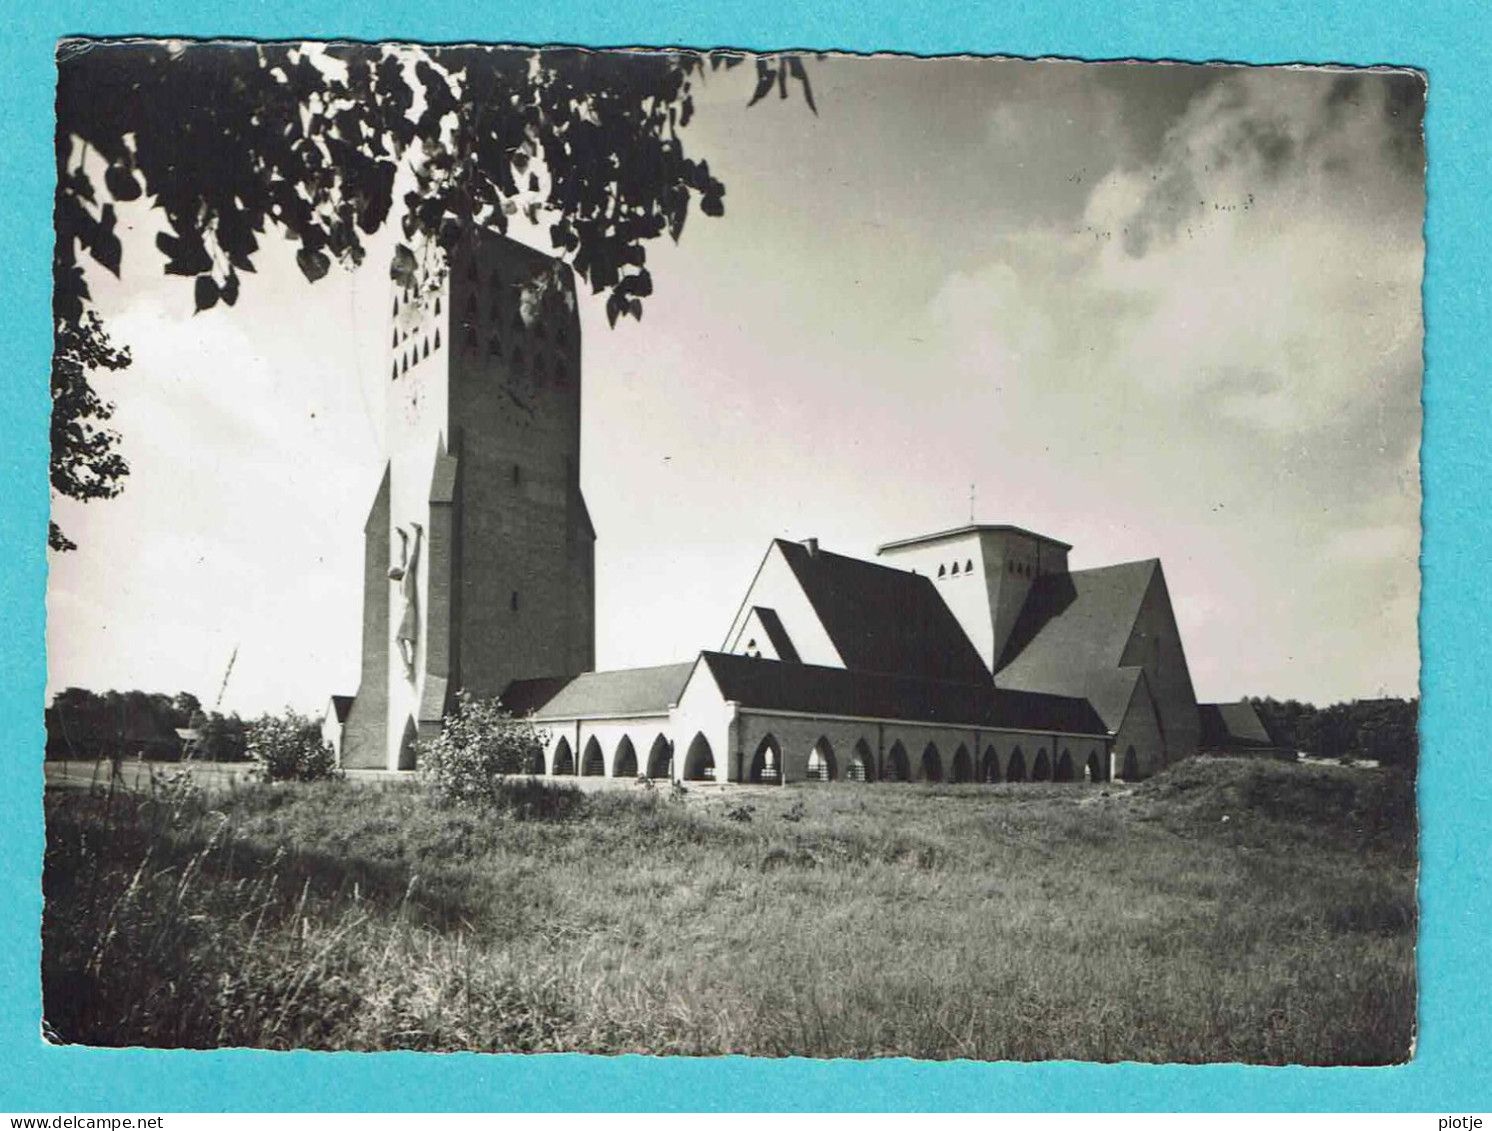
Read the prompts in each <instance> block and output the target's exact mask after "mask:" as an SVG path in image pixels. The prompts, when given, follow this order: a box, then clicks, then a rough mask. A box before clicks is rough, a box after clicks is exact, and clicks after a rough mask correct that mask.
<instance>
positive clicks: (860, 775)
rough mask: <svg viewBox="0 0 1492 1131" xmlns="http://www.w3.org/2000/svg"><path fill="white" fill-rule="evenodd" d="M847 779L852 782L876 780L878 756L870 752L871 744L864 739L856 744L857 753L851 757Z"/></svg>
mask: <svg viewBox="0 0 1492 1131" xmlns="http://www.w3.org/2000/svg"><path fill="white" fill-rule="evenodd" d="M845 777H847V778H849V779H850V781H875V780H876V756H875V755H874V754H872V753H871V752H870V743H868V742H866V741H865V739H863V738H862V739H861V740H860V741H859V742H857V743H855V752H854V753H853V754H851V755H850V764H849V768H848V769H847V770H846V771H845Z"/></svg>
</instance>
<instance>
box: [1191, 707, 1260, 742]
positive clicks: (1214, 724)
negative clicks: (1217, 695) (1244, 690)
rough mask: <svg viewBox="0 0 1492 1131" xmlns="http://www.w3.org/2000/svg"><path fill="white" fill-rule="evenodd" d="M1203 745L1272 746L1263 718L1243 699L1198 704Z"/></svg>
mask: <svg viewBox="0 0 1492 1131" xmlns="http://www.w3.org/2000/svg"><path fill="white" fill-rule="evenodd" d="M1197 713H1198V714H1199V715H1200V716H1201V720H1202V739H1201V744H1202V745H1203V746H1273V745H1274V741H1273V740H1272V739H1271V738H1270V737H1269V731H1267V730H1266V729H1265V728H1264V720H1263V719H1261V718H1259V712H1258V711H1256V710H1255V709H1254V705H1253V704H1252V703H1250V702H1249V701H1248V700H1247V699H1243V700H1240V701H1239V702H1237V703H1198V704H1197Z"/></svg>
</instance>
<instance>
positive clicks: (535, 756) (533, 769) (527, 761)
mask: <svg viewBox="0 0 1492 1131" xmlns="http://www.w3.org/2000/svg"><path fill="white" fill-rule="evenodd" d="M523 772H524V773H526V774H542V773H543V772H544V748H543V747H542V746H540V745H539V744H538V743H537V742H536V743H534V744H533V745H532V746H530V747H529V748H528V750H527V751H526V752H525V753H524V756H523Z"/></svg>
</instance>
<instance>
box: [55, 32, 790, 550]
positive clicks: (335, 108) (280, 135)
mask: <svg viewBox="0 0 1492 1131" xmlns="http://www.w3.org/2000/svg"><path fill="white" fill-rule="evenodd" d="M85 46H86V48H87V49H86V50H74V49H72V48H73V45H71V44H64V45H63V47H62V48H61V49H59V52H58V59H57V130H56V161H57V179H56V186H57V187H56V199H55V209H54V213H55V216H56V227H57V240H56V244H55V245H54V253H53V264H52V274H53V313H54V317H55V318H56V320H57V334H58V341H59V343H60V342H62V341H63V340H64V338H65V337H67V336H68V335H71V336H72V339H73V340H74V341H75V342H76V341H77V340H82V339H87V338H89V337H90V335H92V334H94V333H95V332H96V333H97V334H99V335H101V334H102V330H101V328H97V327H96V328H95V330H90V329H89V328H88V327H89V325H90V324H89V323H88V322H87V321H86V319H87V318H90V317H92V316H91V314H90V312H89V303H90V296H89V293H88V287H87V281H86V276H85V275H84V273H83V271H82V269H81V266H80V264H79V262H78V252H79V249H82V250H84V251H87V252H88V254H89V255H91V256H92V258H93V259H94V260H95V261H96V262H98V263H99V264H100V265H101V266H103V267H104V268H105V269H106V270H109V271H111V272H112V273H114V274H115V275H118V274H119V272H120V270H121V257H122V247H121V244H120V241H119V238H118V236H117V235H116V233H115V231H114V228H115V223H116V219H115V211H114V202H116V201H137V200H140V199H142V198H148V199H149V200H150V203H151V205H152V207H153V208H155V209H158V210H159V213H160V215H161V216H162V218H163V226H164V227H165V228H166V229H167V230H166V231H163V232H162V233H161V234H160V235H159V236H158V237H157V240H156V245H157V247H158V249H159V250H160V252H161V254H162V256H163V257H164V263H163V269H164V271H165V272H166V274H168V275H179V276H182V277H184V278H190V279H192V280H193V297H194V302H195V308H196V309H197V310H198V311H202V310H209V309H211V308H212V307H213V306H215V305H216V304H217V303H218V302H220V301H221V302H222V303H223V304H225V305H233V304H234V303H235V302H236V301H237V299H238V295H239V289H240V275H244V274H252V273H253V272H254V258H255V256H256V255H257V254H258V252H259V249H260V241H259V239H258V236H259V235H262V234H263V233H264V232H265V231H267V230H269V229H271V228H273V229H276V230H277V231H278V233H279V234H281V235H282V236H284V237H286V238H289V239H290V240H292V241H294V242H295V243H297V244H299V250H298V251H297V252H296V262H297V264H298V265H299V267H300V270H301V273H302V274H303V275H304V276H305V277H306V279H307V280H309V281H310V282H313V283H314V282H317V281H319V280H321V279H322V278H324V277H325V276H326V274H327V272H328V271H329V270H330V268H331V264H332V261H333V260H337V261H339V262H342V263H344V264H347V265H355V264H357V263H359V262H361V261H362V258H363V255H364V248H363V239H364V237H367V236H371V235H374V234H375V233H377V232H378V231H379V230H380V229H381V228H382V226H383V225H384V224H385V223H386V222H387V220H388V217H389V215H390V213H391V212H392V210H393V204H394V199H393V192H394V185H395V183H396V181H399V180H400V177H401V175H403V176H406V177H412V178H413V182H414V188H413V190H412V191H411V192H410V193H409V194H408V195H407V196H406V197H405V204H406V212H405V215H404V229H403V235H404V237H405V239H404V241H403V242H402V243H401V244H400V246H399V249H398V250H397V251H396V253H395V259H394V266H393V271H394V275H395V278H396V279H398V280H399V281H401V282H402V283H404V284H405V285H408V286H411V287H419V286H422V285H423V284H424V283H426V282H428V281H429V280H428V279H426V278H425V275H426V274H427V273H438V272H439V271H440V270H441V269H442V265H443V262H444V256H443V255H442V254H441V253H442V252H446V253H448V252H450V251H451V250H453V249H454V248H455V247H456V246H457V244H458V243H459V241H460V240H462V239H464V238H468V237H469V236H470V235H471V234H472V233H473V232H474V231H475V230H477V229H485V230H487V231H492V232H497V233H505V232H506V231H507V227H508V217H510V216H515V215H519V214H522V215H524V216H525V217H527V218H529V219H530V220H532V221H535V222H538V221H539V220H541V219H543V220H544V221H545V222H547V223H548V224H549V231H550V239H551V242H552V245H553V247H554V249H555V250H556V251H557V252H558V253H559V254H560V255H562V256H563V257H565V258H567V259H568V261H569V262H570V264H571V266H572V267H573V268H574V270H575V272H576V274H577V275H579V276H580V277H581V278H582V279H584V280H586V281H587V282H589V283H590V285H591V288H592V290H593V291H595V292H598V293H605V294H606V295H607V301H606V310H607V317H608V319H609V320H610V321H611V322H612V323H613V324H614V323H615V322H616V320H617V319H618V318H620V317H623V316H628V317H633V318H641V317H642V307H643V299H644V298H646V297H648V296H650V295H651V294H652V288H653V281H652V277H651V275H650V274H648V272H647V271H646V270H644V269H643V264H644V262H645V258H646V257H645V254H644V250H643V245H644V244H645V243H646V242H647V241H648V240H652V239H656V238H658V237H659V236H661V235H663V234H665V233H667V234H668V235H669V237H670V238H672V239H674V240H678V239H679V238H680V237H681V235H682V233H683V231H684V226H685V222H686V221H687V219H688V215H689V211H690V208H691V206H692V205H693V204H694V203H695V202H697V203H698V205H699V209H700V211H701V212H703V213H704V214H705V215H707V216H721V215H723V214H724V211H725V203H724V197H725V186H724V185H723V184H721V183H720V181H718V180H717V179H716V178H715V177H713V176H712V175H711V173H710V170H709V166H708V164H706V163H705V162H703V161H697V160H694V159H693V158H691V157H690V156H689V155H688V153H687V151H686V148H685V145H684V143H683V139H682V136H681V131H682V130H683V129H684V128H685V127H687V126H688V125H689V123H690V121H691V119H692V118H693V116H694V110H695V106H694V100H693V92H692V82H693V81H694V79H695V78H696V77H698V76H701V75H703V74H704V72H705V70H706V66H707V65H708V68H709V69H711V70H714V69H717V68H721V67H723V68H724V69H726V70H731V69H733V68H735V67H737V66H739V65H740V64H741V63H742V62H743V61H745V59H746V58H747V57H746V56H742V55H740V54H739V53H728V52H716V53H712V54H710V55H702V54H699V53H694V52H641V51H637V52H597V51H579V50H571V49H554V50H544V51H534V50H531V49H515V48H486V47H472V46H464V47H416V46H385V45H371V44H357V43H335V44H319V45H294V44H283V43H265V44H231V45H228V44H224V45H216V44H212V45H208V44H198V45H191V46H188V47H186V48H184V49H183V48H181V47H180V46H179V45H176V46H173V45H170V44H166V43H163V42H149V41H139V40H134V41H121V42H102V41H95V42H90V43H87V44H86V45H85ZM754 61H755V63H756V69H757V83H756V87H755V90H754V91H753V95H752V98H751V104H754V103H756V102H759V101H760V100H761V99H763V98H765V97H766V96H767V95H768V94H769V93H771V91H772V88H773V87H774V86H775V87H776V88H777V90H778V92H779V95H780V96H781V97H787V96H788V93H789V89H790V82H789V80H792V83H794V84H796V85H797V86H799V87H801V89H802V91H803V96H804V100H805V102H807V104H808V106H809V108H810V109H811V110H813V112H814V113H817V112H818V111H817V107H816V106H815V105H814V101H813V95H812V91H811V90H810V88H809V84H808V75H807V71H806V69H805V68H804V65H803V62H802V59H801V58H800V57H799V56H795V55H787V56H761V57H755V60H754ZM416 107H418V112H416ZM99 160H101V161H102V164H103V176H102V183H101V184H98V183H95V181H94V180H93V178H92V176H91V175H90V174H89V172H88V169H89V167H90V166H89V162H90V161H92V162H94V164H93V165H92V166H91V167H92V168H94V169H97V168H98V164H97V162H98V161H99ZM101 193H102V194H107V196H108V198H109V199H107V200H100V199H99V198H100V195H101ZM432 251H433V252H434V254H430V252H432ZM104 340H105V341H106V340H107V339H106V338H105V339H104ZM59 348H60V347H59ZM127 363H128V362H127V360H126V362H125V364H127ZM85 371H86V367H85ZM78 379H79V380H81V382H82V385H83V387H84V388H86V387H87V381H86V377H79V378H78ZM54 383H55V370H54ZM100 403H101V402H100ZM111 435H112V434H111ZM88 442H89V441H88V440H87V438H86V437H81V436H79V435H78V434H77V433H76V432H75V431H72V430H69V429H66V428H64V429H62V430H61V431H60V432H56V433H54V446H55V445H56V444H59V443H60V444H61V445H62V446H63V447H62V450H61V456H62V458H63V459H64V461H66V460H69V459H76V460H82V461H83V462H84V463H85V464H86V463H87V461H88V460H90V459H93V458H94V457H95V456H96V454H97V449H96V448H89V447H88V446H87V445H88ZM68 445H78V446H77V447H76V448H73V449H70V448H69V447H68ZM106 446H107V445H106ZM54 454H56V453H55V452H54ZM98 467H99V476H100V477H99V479H98V481H99V482H105V481H108V478H107V474H105V473H106V472H109V471H110V470H111V469H112V470H113V471H116V472H117V474H118V475H123V474H124V473H125V471H126V470H127V469H125V468H124V466H123V463H122V461H120V463H119V464H118V465H117V466H116V465H109V464H107V463H106V462H105V463H100V464H98ZM59 490H62V489H61V488H59ZM63 493H66V492H65V491H63ZM59 534H60V532H59Z"/></svg>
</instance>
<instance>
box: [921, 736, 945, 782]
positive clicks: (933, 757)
mask: <svg viewBox="0 0 1492 1131" xmlns="http://www.w3.org/2000/svg"><path fill="white" fill-rule="evenodd" d="M922 780H923V781H930V782H939V781H942V780H943V756H942V755H941V754H939V753H938V746H937V743H935V742H929V743H928V744H927V746H926V747H924V748H923V751H922Z"/></svg>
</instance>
